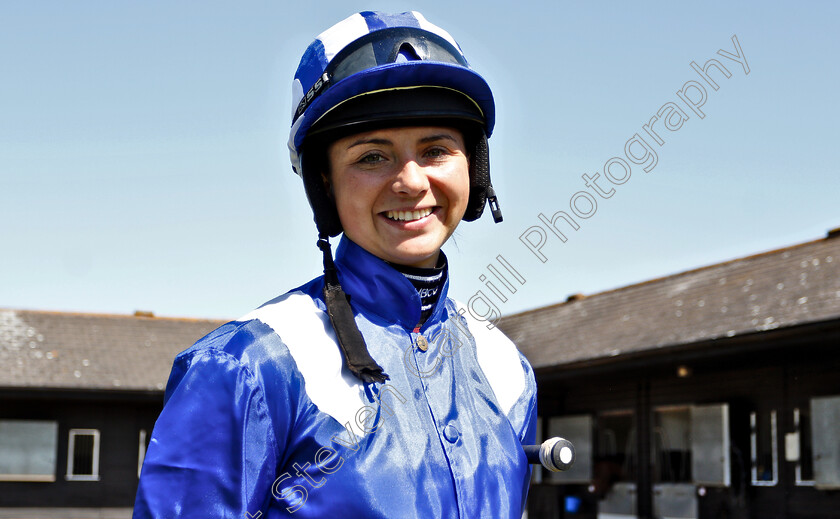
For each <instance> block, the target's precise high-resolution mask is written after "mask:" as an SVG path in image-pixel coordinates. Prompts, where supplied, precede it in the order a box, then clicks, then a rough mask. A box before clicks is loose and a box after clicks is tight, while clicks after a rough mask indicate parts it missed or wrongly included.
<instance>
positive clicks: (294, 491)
mask: <svg viewBox="0 0 840 519" xmlns="http://www.w3.org/2000/svg"><path fill="white" fill-rule="evenodd" d="M293 91H294V92H295V95H296V96H297V98H298V100H297V101H296V102H295V104H294V105H293V106H294V107H295V110H294V114H293V123H292V131H291V136H290V139H289V147H290V150H291V156H292V165H293V168H294V170H295V171H296V172H297V173H298V174H299V175H300V176H301V177H302V179H303V181H304V186H305V190H306V193H307V196H308V198H309V201H310V204H311V205H312V208H313V212H314V216H315V222H316V225H317V228H318V231H319V234H320V236H319V240H318V245H319V247H320V248H321V250H322V251H323V258H324V276H322V277H319V278H316V279H314V280H312V281H310V282H309V283H307V284H305V285H303V286H301V287H299V288H297V289H295V290H292V291H290V292H288V293H287V294H284V295H282V296H280V297H278V298H277V299H275V300H273V301H270V302H268V303H266V304H265V305H263V306H262V307H260V308H259V309H257V310H255V311H254V312H252V313H250V314H248V315H246V316H245V317H243V318H241V319H238V320H236V321H233V322H231V323H228V324H226V325H224V326H222V327H220V328H219V329H217V330H215V331H214V332H212V333H210V334H209V335H207V336H206V337H204V338H203V339H201V340H200V341H198V342H197V343H196V344H195V345H194V346H193V347H191V348H189V349H188V350H186V351H184V352H182V353H181V354H180V355H179V356H178V357H177V358H176V360H175V363H174V366H173V369H172V374H171V376H170V380H169V384H168V386H167V390H166V397H165V398H166V400H165V406H164V409H163V412H162V413H161V415H160V418H159V419H158V421H157V423H156V425H155V430H154V433H153V436H152V440H151V444H150V445H149V449H148V452H147V454H146V459H145V463H144V466H143V472H142V477H141V481H140V486H139V489H138V494H137V502H136V505H135V517H176V516H177V517H203V518H206V517H236V518H241V517H243V516H244V517H261V516H265V517H287V516H291V515H294V516H295V517H364V518H370V517H383V518H385V517H388V518H394V517H435V518H437V517H465V518H466V517H470V518H472V517H511V518H514V517H515V518H518V517H520V516H521V515H522V511H523V508H524V504H525V497H526V495H527V490H528V483H529V478H530V468H529V466H528V464H527V461H526V459H525V456H524V454H523V452H522V448H521V444H522V443H533V440H534V435H535V421H536V387H535V383H534V378H533V374H532V371H531V368H530V366H529V365H528V363H527V361H526V360H525V359H524V357H522V356H521V355H520V354H519V353H518V352H517V350H516V348H515V347H514V345H513V344H512V343H511V342H510V341H509V340H508V339H507V338H505V337H504V336H503V335H502V334H501V332H499V331H498V330H496V329H493V330H490V329H488V328H487V327H486V323H483V322H479V321H476V320H473V319H471V318H470V316H469V313H467V312H465V311H464V309H463V308H462V307H459V306H458V305H457V304H456V303H455V302H453V301H452V300H451V299H448V298H447V297H446V295H447V288H448V269H447V261H446V257H445V256H444V254H443V253H442V252H441V250H440V248H441V246H442V245H443V243H444V242H445V241H446V240H447V239H448V238H449V237H450V236H451V235H452V232H453V231H454V230H455V228H456V226H457V225H458V223H459V222H460V221H461V220H462V219H463V220H467V221H470V220H475V219H476V218H478V217H479V216H480V215H481V213H482V212H483V208H484V205H485V203H487V201H488V200H489V201H490V205H491V208H492V209H493V212H494V217H495V218H496V220H497V221H499V220H501V214H500V213H499V212H498V205H497V204H496V201H495V195H494V193H493V190H492V186H491V184H490V175H489V168H488V164H489V163H488V151H487V136H488V135H489V134H490V133H491V131H492V129H493V118H494V105H493V97H492V94H491V92H490V89H489V87H488V86H487V84H486V82H485V81H484V80H483V79H482V78H481V77H480V76H479V75H478V74H476V73H475V72H473V71H472V70H471V69H470V68H469V66H468V64H467V62H466V60H465V59H464V57H463V55H462V53H461V51H460V49H459V48H458V46H457V44H456V43H455V42H454V40H452V38H451V36H450V35H449V34H448V33H446V32H445V31H444V30H442V29H440V28H438V27H436V26H434V25H432V24H430V23H429V22H427V21H426V20H425V19H424V18H423V17H422V16H421V15H420V14H419V13H403V14H398V15H386V14H382V13H373V12H364V13H359V14H356V15H353V16H351V17H350V18H348V19H346V20H344V21H342V22H340V23H339V24H337V25H336V26H334V27H332V28H331V29H329V30H327V31H326V32H324V33H323V34H321V35H320V36H319V37H318V38H317V39H316V40H315V42H313V43H312V44H311V45H310V46H309V48H308V49H307V51H306V53H305V54H304V56H303V58H302V59H301V64H300V67H299V68H298V71H297V74H296V75H295V81H294V86H293ZM342 232H343V233H344V236H343V238H342V239H341V241H340V243H339V245H338V248H337V250H336V257H335V259H334V260H333V257H332V252H331V249H330V244H329V238H330V237H334V236H337V235H338V234H340V233H342Z"/></svg>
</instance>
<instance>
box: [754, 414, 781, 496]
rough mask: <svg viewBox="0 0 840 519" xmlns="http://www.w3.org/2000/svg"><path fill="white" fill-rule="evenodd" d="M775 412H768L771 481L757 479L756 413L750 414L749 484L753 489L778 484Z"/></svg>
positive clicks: (777, 439) (777, 441)
mask: <svg viewBox="0 0 840 519" xmlns="http://www.w3.org/2000/svg"><path fill="white" fill-rule="evenodd" d="M776 429H777V427H776V410H775V409H773V410H772V411H770V449H771V451H770V456H771V458H772V460H773V461H772V467H773V479H771V480H769V481H765V480H759V479H758V413H756V412H752V413H750V465H751V467H750V479H751V481H750V483H752V485H753V486H754V487H775V486H776V485H777V484H778V483H779V438H778V436H777V433H776Z"/></svg>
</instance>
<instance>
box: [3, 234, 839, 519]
mask: <svg viewBox="0 0 840 519" xmlns="http://www.w3.org/2000/svg"><path fill="white" fill-rule="evenodd" d="M839 238H840V230H838V231H831V232H829V234H828V236H827V237H826V238H824V239H820V240H816V241H812V242H808V243H803V244H800V245H796V246H792V247H787V248H785V249H781V250H776V251H772V252H767V253H763V254H758V255H755V256H750V257H747V258H742V259H737V260H733V261H728V262H725V263H721V264H717V265H712V266H709V267H704V268H699V269H696V270H692V271H688V272H683V273H680V274H676V275H671V276H667V277H663V278H660V279H654V280H651V281H648V282H645V283H640V284H637V285H632V286H628V287H624V288H620V289H617V290H612V291H609V292H604V293H600V294H596V295H591V296H582V295H577V296H573V297H570V298H569V299H568V300H567V301H565V302H563V303H560V304H557V305H552V306H548V307H544V308H539V309H536V310H532V311H528V312H524V313H520V314H516V315H511V316H508V317H505V318H504V319H503V320H502V322H501V323H500V328H501V329H502V330H503V331H504V332H505V333H506V334H507V335H508V336H509V337H510V338H511V339H513V340H514V341H515V342H516V343H517V345H518V346H519V348H520V349H521V350H522V351H523V353H525V355H526V356H527V357H528V359H529V360H530V361H531V363H532V365H533V367H534V369H535V373H536V377H537V382H538V385H539V399H540V401H539V410H540V415H541V418H540V427H539V429H540V431H539V433H540V436H541V437H543V438H547V437H551V436H564V437H566V438H568V439H570V440H572V441H573V442H574V443H575V446H576V449H577V461H576V464H575V466H574V467H573V468H572V469H571V470H569V471H568V472H563V473H548V472H546V471H544V470H539V471H535V476H534V484H533V485H532V487H531V495H530V497H529V514H528V516H529V519H537V518H556V517H569V518H592V519H595V518H597V519H630V518H649V517H663V518H680V519H689V518H696V519H712V518H714V519H718V518H747V517H751V518H760V519H782V518H805V517H807V518H809V519H823V518H825V519H827V518H834V517H840V512H838V510H840V492H838V490H840V439H838V436H837V434H836V433H835V431H836V430H837V429H838V428H840V348H838V346H840V239H839ZM220 324H222V322H221V321H210V320H190V319H167V318H158V317H153V316H151V315H150V314H143V313H138V314H137V315H134V316H115V315H90V314H72V313H56V312H37V311H24V310H0V401H2V405H0V518H3V517H17V518H34V517H39V518H50V517H62V518H71V517H86V518H93V517H102V518H106V517H107V518H111V519H117V518H122V517H130V515H131V506H132V503H133V500H134V494H135V490H136V486H137V481H138V474H139V468H140V465H141V464H142V460H143V456H144V453H145V448H146V445H147V442H148V438H149V436H150V433H151V430H152V427H153V425H154V422H155V419H156V417H157V415H158V413H159V412H160V410H161V405H162V401H163V389H164V387H165V384H166V380H167V377H168V374H169V369H170V366H171V364H172V360H173V359H174V357H175V355H176V354H177V353H178V352H179V351H181V350H183V349H185V348H186V347H188V346H189V345H190V344H192V343H193V342H195V340H197V339H198V338H200V337H201V336H203V335H204V334H206V333H207V332H209V331H210V330H212V329H214V328H216V327H217V326H219V325H220Z"/></svg>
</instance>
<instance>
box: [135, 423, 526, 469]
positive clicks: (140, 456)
mask: <svg viewBox="0 0 840 519" xmlns="http://www.w3.org/2000/svg"><path fill="white" fill-rule="evenodd" d="M538 430H539V429H538ZM146 436H147V435H146V429H140V445H139V446H138V451H137V477H138V478H139V477H140V471H141V470H143V460H145V459H146V448H148V446H149V443H148V441H147V440H146Z"/></svg>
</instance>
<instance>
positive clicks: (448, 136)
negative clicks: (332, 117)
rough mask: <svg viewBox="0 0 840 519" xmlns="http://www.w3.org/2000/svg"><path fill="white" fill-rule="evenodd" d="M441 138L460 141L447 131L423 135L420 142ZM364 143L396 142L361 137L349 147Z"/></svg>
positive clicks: (386, 144) (389, 143) (384, 143)
mask: <svg viewBox="0 0 840 519" xmlns="http://www.w3.org/2000/svg"><path fill="white" fill-rule="evenodd" d="M439 140H450V141H452V142H456V143H457V142H458V141H457V140H456V139H455V137H453V136H451V135H449V134H446V133H439V134H435V135H429V136H428V137H423V138H422V139H420V141H419V142H420V143H421V144H427V143H429V142H435V141H439ZM362 144H379V145H382V146H390V145H393V144H394V143H393V142H391V141H390V140H388V139H359V140H357V141H355V142H354V143H353V144H351V145H350V146H347V149H348V150H349V149H350V148H353V147H355V146H361V145H362Z"/></svg>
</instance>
